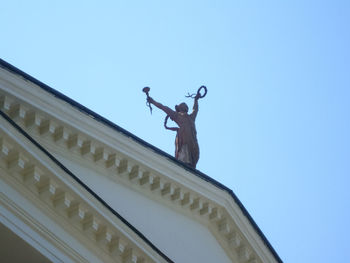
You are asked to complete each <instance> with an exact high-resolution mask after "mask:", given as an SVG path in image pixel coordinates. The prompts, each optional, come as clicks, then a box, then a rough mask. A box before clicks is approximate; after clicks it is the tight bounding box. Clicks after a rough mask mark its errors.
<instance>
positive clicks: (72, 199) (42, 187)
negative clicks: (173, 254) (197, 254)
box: [0, 119, 167, 263]
mask: <svg viewBox="0 0 350 263" xmlns="http://www.w3.org/2000/svg"><path fill="white" fill-rule="evenodd" d="M0 127H1V130H0V168H1V169H4V170H6V173H5V174H2V175H1V178H3V179H4V180H6V181H7V182H9V183H10V184H11V185H12V186H14V188H15V189H17V191H18V192H20V193H22V194H25V195H26V197H28V198H29V199H30V200H31V201H32V202H33V203H35V204H36V205H37V206H38V207H43V206H44V207H45V208H48V209H41V211H42V212H43V213H45V214H50V217H51V218H52V219H53V220H55V221H56V222H57V223H59V224H61V226H62V227H63V228H67V227H69V229H70V230H71V231H69V232H70V233H74V232H79V236H77V237H78V238H79V240H81V241H82V243H85V244H86V243H89V244H88V245H89V247H94V248H97V252H96V253H98V256H100V255H107V256H108V258H109V260H108V261H106V262H123V263H124V262H133V263H146V262H167V260H165V259H163V258H162V257H161V256H159V255H157V253H156V252H155V251H152V249H151V248H150V247H149V246H148V245H147V244H146V243H145V242H144V241H142V240H141V238H137V235H135V233H134V232H133V231H132V230H130V229H127V227H125V226H123V225H124V223H122V222H121V221H120V220H119V222H116V221H117V220H116V217H115V216H113V215H109V216H108V214H110V213H108V211H101V208H100V209H98V206H99V205H98V204H94V203H93V202H94V201H95V200H94V198H91V197H90V199H88V200H87V199H86V197H84V196H82V192H86V189H83V187H79V185H78V184H77V183H75V187H74V188H73V187H72V186H71V185H68V184H65V183H64V181H63V180H62V179H61V178H60V177H62V176H65V177H69V175H65V172H64V171H62V170H61V171H60V174H57V173H55V171H54V170H52V168H51V167H48V163H50V161H49V160H46V161H45V162H42V161H41V160H40V159H39V158H38V157H37V155H36V154H34V153H31V152H29V151H27V150H25V149H24V147H22V146H21V145H20V144H19V143H18V141H15V140H14V139H13V138H12V137H14V136H15V133H16V132H15V131H14V130H13V129H12V131H11V128H10V129H8V130H7V129H6V128H4V127H6V123H5V120H4V119H2V120H1V121H0ZM8 131H11V136H9V133H8ZM22 140H23V139H22ZM79 188H80V190H77V189H79ZM85 194H88V193H85ZM95 202H96V201H95ZM100 206H101V207H102V205H100ZM105 210H107V209H105ZM111 218H112V219H111ZM61 219H64V220H63V221H61ZM64 223H68V225H69V226H67V225H64ZM81 237H82V238H83V239H84V240H82V238H81ZM137 239H138V240H137Z"/></svg>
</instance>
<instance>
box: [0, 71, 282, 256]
mask: <svg viewBox="0 0 350 263" xmlns="http://www.w3.org/2000/svg"><path fill="white" fill-rule="evenodd" d="M5 77H6V78H7V79H6V81H4V80H3V81H4V82H2V83H1V82H0V89H2V90H0V109H1V110H2V111H4V112H5V113H6V114H7V115H8V116H9V117H10V118H11V119H12V120H14V121H15V122H16V123H17V124H18V125H19V126H21V127H22V128H23V129H24V130H25V131H26V132H28V133H29V134H30V135H31V136H33V137H34V138H36V139H38V140H39V141H40V142H41V143H43V144H45V145H46V146H49V145H54V147H56V148H57V149H60V150H62V151H69V152H70V153H74V155H75V156H76V157H77V158H81V159H82V160H85V163H86V165H91V163H93V164H94V166H98V168H99V169H103V170H104V173H102V174H103V175H108V176H109V177H113V176H117V177H118V178H120V179H121V180H123V182H124V183H125V185H127V186H129V187H130V188H132V189H135V190H137V191H139V192H141V193H143V194H147V195H150V196H153V199H154V200H161V201H162V202H163V203H166V204H167V205H168V206H171V207H174V206H176V208H177V209H178V210H182V211H184V213H186V214H189V215H190V216H192V217H193V218H195V219H196V220H199V221H200V222H201V223H204V224H206V225H207V226H208V227H209V229H210V230H211V231H212V233H213V234H214V236H215V237H216V238H217V239H218V241H219V243H220V244H221V245H222V247H223V248H224V250H225V251H226V252H227V255H228V256H229V257H230V258H231V259H232V261H233V262H236V261H237V260H238V262H239V263H248V262H249V263H253V262H254V263H255V262H256V263H260V262H277V261H276V259H275V257H274V255H273V254H272V253H271V252H270V251H269V249H268V248H267V247H266V245H265V244H264V241H262V239H261V237H260V236H259V235H258V234H257V233H256V231H255V229H254V228H253V227H252V226H251V225H250V222H249V220H247V218H246V216H245V215H244V214H243V213H242V211H241V209H240V207H239V205H237V203H235V202H234V200H233V199H232V197H231V196H230V195H229V194H228V193H226V192H225V191H223V190H222V189H218V188H217V187H215V186H214V185H211V184H209V183H208V182H206V181H204V180H202V179H200V178H198V177H196V176H194V175H193V174H192V173H191V172H190V171H186V170H185V169H183V168H182V167H180V166H178V165H176V164H174V163H172V162H169V161H168V160H167V159H166V157H164V156H160V155H159V154H156V153H154V152H153V151H152V150H151V149H147V148H145V147H142V146H140V145H139V144H138V143H137V142H135V141H133V140H132V139H130V138H128V137H126V136H125V135H123V134H121V133H118V132H117V131H114V130H112V129H109V128H106V126H104V125H103V124H101V123H99V122H97V121H96V120H95V119H93V118H91V117H90V116H88V115H86V114H83V113H81V112H80V111H78V110H76V109H74V108H72V107H67V105H68V104H67V103H65V102H62V103H61V102H60V101H59V102H57V99H56V98H55V97H53V96H49V95H48V94H40V95H37V97H36V96H34V95H33V93H30V94H28V95H27V94H26V91H25V88H23V87H22V88H21V87H20V85H19V84H20V83H18V82H21V80H18V79H16V78H15V77H13V76H12V77H11V76H4V77H3V79H5ZM11 78H12V79H11ZM0 79H1V75H0ZM9 83H10V84H11V85H12V87H16V88H17V89H19V91H17V93H16V91H14V90H13V89H9V88H6V87H8V85H9ZM21 85H31V87H30V88H33V89H35V90H37V89H38V87H36V86H35V85H34V84H32V83H25V84H24V83H21ZM2 86H3V87H2ZM27 93H28V92H27ZM18 94H20V95H19V96H17V95H18ZM41 96H44V97H42V98H41ZM27 97H30V100H31V101H28V98H27ZM26 98H27V99H26ZM44 98H45V99H44ZM43 101H44V102H43ZM48 105H49V106H48ZM52 105H54V106H52ZM53 108H55V109H58V111H59V112H58V113H57V112H54V110H53ZM43 109H44V110H45V111H43ZM68 112H69V113H70V114H68ZM63 116H65V117H63Z"/></svg>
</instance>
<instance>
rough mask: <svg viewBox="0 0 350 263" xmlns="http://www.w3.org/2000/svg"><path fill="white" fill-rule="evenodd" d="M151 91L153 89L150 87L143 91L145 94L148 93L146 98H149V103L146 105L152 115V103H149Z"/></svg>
mask: <svg viewBox="0 0 350 263" xmlns="http://www.w3.org/2000/svg"><path fill="white" fill-rule="evenodd" d="M150 90H151V88H149V87H144V88H143V89H142V91H143V92H144V93H146V96H147V102H146V105H147V106H148V107H149V110H150V111H151V114H152V106H151V103H150V102H149V101H148V99H149V98H150V96H149V94H148V93H149V91H150Z"/></svg>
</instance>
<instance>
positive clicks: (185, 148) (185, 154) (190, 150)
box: [143, 86, 207, 168]
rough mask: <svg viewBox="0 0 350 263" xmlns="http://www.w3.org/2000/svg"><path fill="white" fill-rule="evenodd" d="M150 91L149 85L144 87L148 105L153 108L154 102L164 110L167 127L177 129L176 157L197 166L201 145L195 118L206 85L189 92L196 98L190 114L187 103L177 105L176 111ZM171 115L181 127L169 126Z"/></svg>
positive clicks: (194, 166) (205, 91) (205, 90)
mask: <svg viewBox="0 0 350 263" xmlns="http://www.w3.org/2000/svg"><path fill="white" fill-rule="evenodd" d="M201 89H204V94H203V95H201V93H200V91H201ZM149 91H150V88H148V87H146V88H144V89H143V92H145V93H146V95H147V105H148V106H149V107H150V109H152V107H151V105H150V104H153V105H154V106H156V107H157V108H159V109H161V110H163V111H164V112H165V113H166V114H167V116H166V118H165V123H164V126H165V128H167V129H169V130H173V131H176V139H175V158H176V159H178V160H180V161H182V162H184V163H186V164H187V165H189V166H191V167H193V168H196V165H197V162H198V159H199V146H198V142H197V131H196V126H195V120H196V117H197V113H198V99H200V98H203V97H204V96H205V95H206V93H207V88H206V87H205V86H201V87H200V88H199V89H198V91H197V94H192V95H190V94H188V96H186V97H190V98H194V104H193V111H192V113H190V114H188V106H187V104H186V103H184V102H183V103H181V104H179V105H176V106H175V111H174V110H172V109H170V108H169V107H167V106H164V105H163V104H161V103H159V102H157V101H155V100H154V99H153V98H151V97H150V96H149V94H148V93H149ZM151 113H152V110H151ZM169 117H170V119H171V120H173V121H174V122H175V123H176V124H177V125H178V126H179V127H173V128H169V127H167V125H166V122H167V120H168V118H169Z"/></svg>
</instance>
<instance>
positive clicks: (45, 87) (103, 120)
mask: <svg viewBox="0 0 350 263" xmlns="http://www.w3.org/2000/svg"><path fill="white" fill-rule="evenodd" d="M0 67H2V68H5V69H7V70H9V71H11V72H12V73H14V74H17V75H20V76H21V77H22V78H24V79H26V80H28V81H30V82H32V83H34V84H36V85H38V86H39V87H40V88H42V89H43V90H45V91H47V92H48V93H50V94H52V95H53V96H55V97H57V98H58V99H60V100H63V101H65V102H67V103H69V104H70V105H72V106H73V107H74V108H76V109H78V110H79V111H81V112H82V113H84V114H88V115H89V116H91V117H92V118H93V119H95V120H96V121H98V122H100V123H102V124H104V125H107V126H108V127H110V128H112V129H114V130H116V131H118V132H121V133H123V134H124V135H126V136H127V137H130V138H131V139H133V140H135V141H136V142H138V143H140V144H141V145H143V146H145V147H147V148H150V149H152V150H153V151H155V152H157V153H158V154H160V155H162V156H164V157H166V158H168V159H169V160H170V161H172V162H174V163H176V164H177V165H179V166H182V167H183V168H184V169H185V170H188V171H190V172H191V173H193V174H194V175H196V176H197V177H199V178H200V179H202V180H204V181H207V182H209V183H211V184H212V185H214V186H216V187H218V188H219V189H221V190H224V191H226V192H227V193H228V194H229V195H230V196H231V197H232V198H233V200H234V201H235V202H236V203H237V205H238V206H239V208H240V209H241V210H242V213H243V215H245V216H246V217H247V219H248V221H249V222H250V223H251V225H252V226H253V228H254V229H255V231H256V232H257V233H258V235H259V236H260V238H261V239H262V240H263V242H264V243H265V245H266V246H267V248H268V249H269V250H270V252H271V253H272V254H273V256H274V257H275V259H276V260H277V262H281V263H282V262H283V261H282V259H281V258H280V257H279V255H278V254H277V252H276V250H275V249H274V248H273V247H272V245H271V244H270V242H269V241H268V239H267V238H266V237H265V235H264V233H263V232H262V231H261V229H260V228H259V226H258V225H257V224H256V223H255V221H254V219H253V218H252V217H251V215H250V214H249V212H248V211H247V209H246V208H245V207H244V205H243V204H242V202H241V201H240V200H239V199H238V197H237V196H236V194H235V193H234V192H233V191H232V190H231V189H230V188H228V187H227V186H225V185H223V184H222V183H220V182H218V181H216V180H215V179H213V178H211V177H209V176H208V175H206V174H204V173H202V172H201V171H199V170H197V169H194V168H191V167H189V166H187V165H186V164H184V163H183V162H180V161H178V160H177V159H175V157H173V156H171V155H170V154H168V153H166V152H164V151H162V150H160V149H159V148H157V147H155V146H153V145H152V144H150V143H148V142H146V141H144V140H142V139H141V138H139V137H137V136H136V135H134V134H132V133H131V132H129V131H127V130H125V129H123V128H122V127H120V126H118V125H117V124H115V123H113V122H111V121H110V120H108V119H106V118H104V117H103V116H101V115H99V114H98V113H96V112H94V111H92V110H90V109H89V108H87V107H85V106H84V105H82V104H80V103H78V102H77V101H75V100H73V99H71V98H69V97H68V96H66V95H64V94H63V93H61V92H59V91H57V90H55V89H53V88H51V87H50V86H48V85H46V84H45V83H43V82H41V81H39V80H38V79H36V78H34V77H32V76H30V75H29V74H27V73H25V72H23V71H22V70H20V69H18V68H16V67H15V66H13V65H11V64H10V63H8V62H6V61H4V60H3V59H1V58H0ZM19 128H20V127H19ZM20 129H21V128H20ZM23 132H24V133H25V131H23ZM28 136H29V135H28ZM29 137H30V136H29ZM37 144H38V143H37ZM39 146H40V145H39ZM40 147H41V148H42V150H43V151H44V152H46V153H47V154H49V156H52V155H51V154H50V153H49V152H47V151H46V150H45V149H44V148H43V147H42V146H40ZM52 158H54V157H53V156H52ZM54 159H55V158H54ZM55 160H56V159H55ZM56 161H57V160H56ZM57 162H58V163H59V161H57ZM61 165H62V164H61ZM62 166H63V165H62ZM63 167H64V166H63ZM66 169H67V168H66ZM67 170H68V169H67ZM68 171H69V170H68ZM72 175H73V174H72ZM73 176H74V175H73ZM77 179H78V178H77ZM78 180H79V179H78ZM79 181H80V180H79ZM81 183H82V184H83V185H85V184H84V183H83V182H81ZM86 187H87V186H86ZM90 191H91V192H93V191H92V190H91V189H90ZM95 195H96V194H95ZM96 196H97V195H96ZM97 197H98V196H97ZM98 198H99V199H101V198H100V197H98ZM101 200H102V199H101ZM102 201H103V200H102ZM103 202H104V201H103ZM106 206H107V207H109V206H108V204H106ZM124 220H125V219H124ZM125 221H126V220H125ZM140 234H141V233H140ZM141 235H142V234H141ZM151 244H152V243H151Z"/></svg>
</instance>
